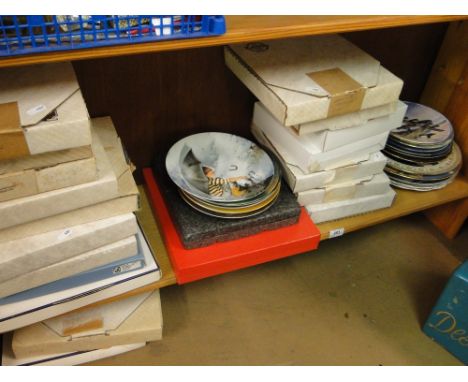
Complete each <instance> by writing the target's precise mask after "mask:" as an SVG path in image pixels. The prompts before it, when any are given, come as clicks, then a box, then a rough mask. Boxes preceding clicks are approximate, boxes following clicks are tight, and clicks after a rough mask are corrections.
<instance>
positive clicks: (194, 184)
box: [166, 132, 279, 203]
mask: <svg viewBox="0 0 468 382" xmlns="http://www.w3.org/2000/svg"><path fill="white" fill-rule="evenodd" d="M166 169H167V172H168V174H169V177H170V178H171V179H172V181H173V182H174V183H175V184H176V185H177V186H178V187H179V188H180V189H182V190H183V191H184V192H186V193H188V194H190V195H192V196H193V197H195V198H199V199H202V200H206V201H209V202H210V201H211V202H225V203H235V202H239V201H245V200H249V199H252V198H255V197H256V196H258V195H260V194H261V193H262V192H264V191H265V189H267V187H268V186H269V184H270V182H272V181H273V182H276V181H277V178H278V176H279V175H278V174H277V172H276V171H275V165H274V163H273V161H272V160H271V158H270V157H269V156H268V154H267V153H266V152H265V151H264V150H262V149H261V148H260V147H259V146H257V145H256V144H255V143H253V142H251V141H249V140H248V139H245V138H242V137H238V136H236V135H232V134H226V133H215V132H209V133H200V134H194V135H190V136H188V137H185V138H183V139H181V140H180V141H178V142H177V143H175V144H174V145H173V146H172V147H171V149H170V150H169V152H168V154H167V156H166Z"/></svg>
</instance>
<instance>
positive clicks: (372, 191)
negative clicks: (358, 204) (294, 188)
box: [297, 173, 390, 206]
mask: <svg viewBox="0 0 468 382" xmlns="http://www.w3.org/2000/svg"><path fill="white" fill-rule="evenodd" d="M389 187H390V179H389V178H388V176H387V175H385V174H384V173H381V174H378V175H374V176H371V177H369V178H364V179H361V180H358V181H356V182H346V183H338V184H334V185H330V186H325V187H323V188H313V189H311V190H308V191H302V192H299V193H297V201H298V202H299V204H300V205H301V206H307V205H313V204H321V203H330V202H337V201H341V200H347V199H355V198H363V197H366V196H372V195H379V194H384V193H386V192H387V191H388V188H389Z"/></svg>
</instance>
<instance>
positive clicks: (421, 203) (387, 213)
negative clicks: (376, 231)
mask: <svg viewBox="0 0 468 382" xmlns="http://www.w3.org/2000/svg"><path fill="white" fill-rule="evenodd" d="M395 191H396V193H397V195H396V198H395V201H394V202H393V205H392V206H391V207H390V208H384V209H382V210H377V211H373V212H369V213H367V214H363V215H358V216H352V217H349V218H344V219H340V220H335V221H331V222H326V223H321V224H318V228H319V230H320V232H321V240H325V239H328V238H329V232H330V231H331V230H334V229H338V228H344V230H345V233H347V232H352V231H356V230H358V229H361V228H366V227H369V226H372V225H375V224H379V223H383V222H386V221H388V220H391V219H396V218H399V217H401V216H405V215H409V214H412V213H413V212H418V211H422V210H425V209H428V208H431V207H435V206H439V205H441V204H445V203H449V202H452V201H454V200H459V199H463V198H466V197H468V180H467V179H466V178H465V177H463V176H462V175H459V176H458V177H457V179H455V181H453V182H452V183H451V184H449V185H448V186H447V187H445V188H443V189H441V190H437V191H430V192H417V191H407V190H400V189H395ZM319 248H320V247H319Z"/></svg>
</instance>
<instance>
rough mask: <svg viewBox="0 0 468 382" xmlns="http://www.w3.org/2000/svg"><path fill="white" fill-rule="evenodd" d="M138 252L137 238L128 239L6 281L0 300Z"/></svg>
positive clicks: (0, 291) (3, 284) (0, 293)
mask: <svg viewBox="0 0 468 382" xmlns="http://www.w3.org/2000/svg"><path fill="white" fill-rule="evenodd" d="M137 252H138V248H137V242H136V239H135V236H130V237H127V238H125V239H122V240H119V241H116V242H115V243H111V244H107V245H104V246H102V247H99V248H96V249H93V250H91V251H89V252H85V253H83V254H79V255H77V256H74V257H72V258H70V259H67V260H64V261H60V262H58V263H55V264H52V265H49V266H47V267H44V268H40V269H37V270H35V271H32V272H29V273H25V274H23V275H21V276H17V277H15V278H13V279H10V280H8V281H5V282H3V283H1V284H0V298H3V297H6V296H11V295H13V294H16V293H19V292H23V291H25V290H28V289H32V288H35V287H37V286H40V285H44V284H48V283H51V282H54V281H56V280H60V279H62V278H66V277H69V276H73V275H76V274H78V273H81V272H86V271H88V270H90V269H92V268H96V267H100V266H102V265H105V264H107V263H111V262H113V261H117V260H120V259H124V258H127V257H131V256H135V255H136V254H137Z"/></svg>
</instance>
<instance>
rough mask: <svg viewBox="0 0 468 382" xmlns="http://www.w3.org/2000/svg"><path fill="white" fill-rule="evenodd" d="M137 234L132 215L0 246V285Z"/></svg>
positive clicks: (51, 232)
mask: <svg viewBox="0 0 468 382" xmlns="http://www.w3.org/2000/svg"><path fill="white" fill-rule="evenodd" d="M136 233H137V223H136V218H135V215H134V214H131V213H130V214H126V215H120V216H114V217H112V218H109V219H103V220H98V221H95V222H91V223H86V224H82V225H77V226H73V227H68V228H65V229H60V230H56V231H50V232H46V233H41V234H39V235H34V236H29V237H26V238H23V239H19V240H14V241H9V242H6V243H2V244H0V282H4V281H7V280H11V279H13V278H15V277H17V276H20V275H24V274H27V273H29V272H32V271H35V270H38V269H41V268H44V267H47V266H49V265H52V264H56V263H58V262H61V261H64V260H67V259H69V258H71V257H73V256H76V255H79V254H82V253H85V252H88V251H91V250H93V249H96V248H99V247H102V246H103V245H107V244H110V243H113V242H116V241H118V240H121V239H124V238H126V237H129V236H131V235H135V234H136Z"/></svg>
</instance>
